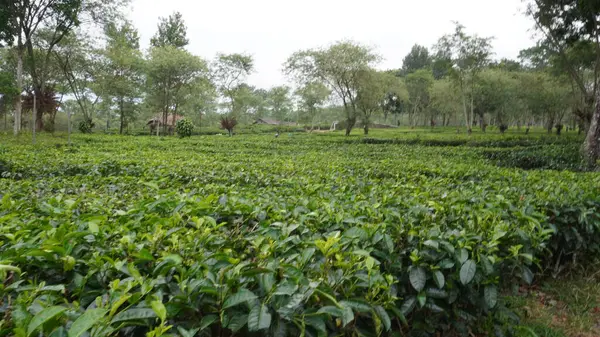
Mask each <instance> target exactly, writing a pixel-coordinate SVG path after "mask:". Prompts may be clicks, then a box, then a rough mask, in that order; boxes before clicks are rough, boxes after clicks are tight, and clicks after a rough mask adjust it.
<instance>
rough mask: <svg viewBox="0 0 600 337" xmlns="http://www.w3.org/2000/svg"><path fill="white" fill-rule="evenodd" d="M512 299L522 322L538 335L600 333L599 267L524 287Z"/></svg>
mask: <svg viewBox="0 0 600 337" xmlns="http://www.w3.org/2000/svg"><path fill="white" fill-rule="evenodd" d="M596 266H597V264H596ZM588 274H590V273H589V272H588ZM509 302H510V305H511V306H512V307H513V308H516V309H517V312H518V313H520V316H521V317H522V319H523V321H522V323H523V324H524V325H525V326H528V327H530V328H531V329H532V330H533V331H535V332H536V333H537V334H538V336H549V337H551V336H557V337H559V336H560V337H596V336H600V278H598V273H597V269H596V270H594V271H593V274H591V275H580V274H575V275H571V276H567V277H562V278H558V279H547V280H544V281H542V282H541V283H540V284H539V285H536V286H534V287H531V288H522V289H521V293H520V294H519V295H516V296H512V297H510V298H509Z"/></svg>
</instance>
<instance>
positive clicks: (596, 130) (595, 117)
mask: <svg viewBox="0 0 600 337" xmlns="http://www.w3.org/2000/svg"><path fill="white" fill-rule="evenodd" d="M583 152H584V153H583V154H584V158H585V160H586V162H587V164H588V166H590V167H594V166H596V165H597V161H598V158H599V157H600V90H599V91H598V92H596V108H595V110H594V113H593V114H592V119H591V121H590V127H589V129H588V132H587V136H586V138H585V142H584V143H583Z"/></svg>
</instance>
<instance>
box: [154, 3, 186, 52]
mask: <svg viewBox="0 0 600 337" xmlns="http://www.w3.org/2000/svg"><path fill="white" fill-rule="evenodd" d="M189 43H190V41H189V40H188V38H187V27H186V25H185V22H184V21H183V16H182V15H181V13H179V12H175V13H173V14H171V15H169V17H168V18H160V22H159V24H158V31H157V32H156V34H155V35H154V37H152V39H150V44H151V45H152V46H153V47H166V46H172V47H175V48H184V47H185V46H187V45H188V44H189Z"/></svg>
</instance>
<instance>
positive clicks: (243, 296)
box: [223, 288, 257, 309]
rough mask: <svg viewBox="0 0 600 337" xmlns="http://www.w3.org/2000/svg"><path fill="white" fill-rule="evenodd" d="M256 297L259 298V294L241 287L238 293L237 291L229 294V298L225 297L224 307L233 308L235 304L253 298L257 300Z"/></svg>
mask: <svg viewBox="0 0 600 337" xmlns="http://www.w3.org/2000/svg"><path fill="white" fill-rule="evenodd" d="M256 298H257V296H256V295H254V293H253V292H251V291H250V290H248V289H246V288H241V289H240V290H238V292H237V293H235V294H233V295H231V296H228V297H227V299H225V303H224V304H223V309H227V308H231V307H233V306H234V305H238V304H240V303H244V302H248V301H252V300H255V299H256Z"/></svg>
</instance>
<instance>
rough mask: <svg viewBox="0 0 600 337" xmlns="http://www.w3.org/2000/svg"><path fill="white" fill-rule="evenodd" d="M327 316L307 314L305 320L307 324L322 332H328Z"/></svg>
mask: <svg viewBox="0 0 600 337" xmlns="http://www.w3.org/2000/svg"><path fill="white" fill-rule="evenodd" d="M324 319H325V316H305V317H304V321H305V322H306V324H307V325H310V326H312V327H313V328H315V329H317V331H320V332H327V326H326V325H325V320H324Z"/></svg>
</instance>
